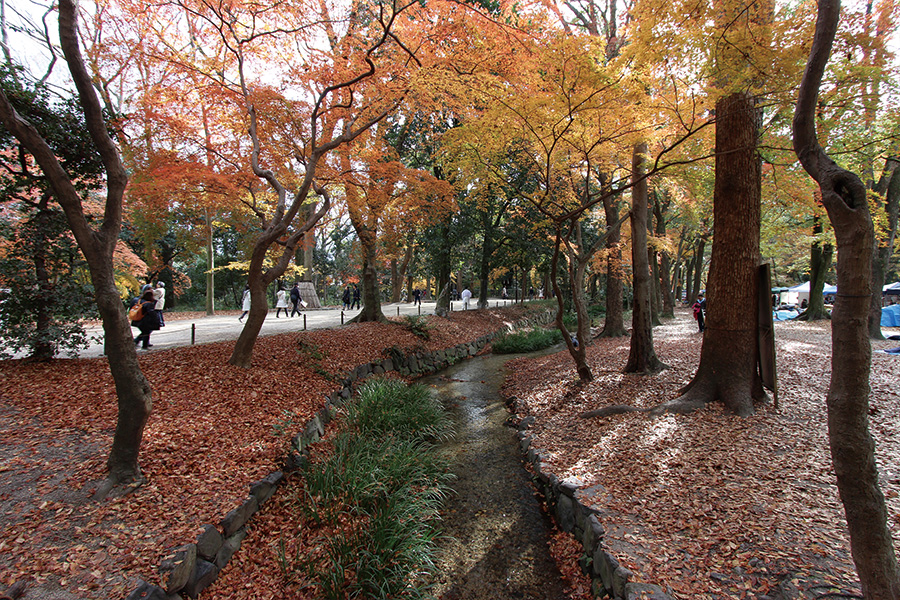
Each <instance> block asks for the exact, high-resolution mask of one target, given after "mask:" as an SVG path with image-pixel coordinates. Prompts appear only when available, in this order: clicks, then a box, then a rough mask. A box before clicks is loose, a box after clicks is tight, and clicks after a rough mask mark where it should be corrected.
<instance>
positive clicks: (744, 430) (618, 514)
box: [504, 311, 900, 599]
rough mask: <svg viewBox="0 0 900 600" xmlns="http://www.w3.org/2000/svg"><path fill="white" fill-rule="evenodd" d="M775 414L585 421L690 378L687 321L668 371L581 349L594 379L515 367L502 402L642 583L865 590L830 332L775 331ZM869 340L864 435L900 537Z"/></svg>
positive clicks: (693, 357) (876, 357)
mask: <svg viewBox="0 0 900 600" xmlns="http://www.w3.org/2000/svg"><path fill="white" fill-rule="evenodd" d="M775 332H776V345H777V346H776V348H777V368H778V375H779V398H778V399H779V408H778V409H776V408H775V407H774V405H773V403H769V404H766V405H763V406H760V407H758V410H757V413H756V414H755V415H753V416H751V417H748V418H740V417H735V416H733V415H729V414H726V413H725V412H724V410H723V408H722V406H721V405H719V404H712V405H710V406H708V408H706V409H704V410H702V411H698V412H695V413H693V414H690V415H665V416H662V417H658V418H651V417H648V416H647V415H646V414H644V413H627V414H620V415H616V416H610V417H606V418H594V419H581V418H579V417H578V415H579V414H580V413H582V412H585V411H589V410H594V409H598V408H601V407H604V406H610V405H614V404H626V405H632V406H639V407H648V406H655V405H656V404H659V403H660V402H663V401H665V400H668V399H671V398H673V397H676V396H677V393H678V390H679V389H680V388H681V387H682V386H684V385H685V384H686V383H688V382H689V381H690V379H691V377H692V376H693V374H694V372H695V371H696V368H697V364H698V362H699V353H700V347H701V341H702V338H701V336H700V334H698V333H697V332H696V325H695V324H694V322H693V320H692V318H691V316H690V314H689V312H687V311H684V312H679V313H678V315H677V319H676V320H675V321H671V322H668V323H666V324H665V325H664V326H663V327H660V328H656V329H654V343H655V348H656V352H657V354H658V356H659V357H660V359H661V360H662V361H664V362H665V363H667V364H668V365H669V367H670V368H669V369H667V370H665V371H663V372H661V373H660V374H658V375H654V376H641V375H625V374H623V373H622V372H621V371H622V368H623V367H624V365H625V362H626V359H627V357H628V351H629V339H628V338H620V339H599V338H598V339H596V340H594V342H593V344H592V345H591V346H590V347H589V348H588V360H589V364H590V365H591V368H592V369H593V371H594V376H595V380H594V381H593V382H591V383H589V384H587V385H583V386H581V385H577V383H576V382H577V375H576V373H575V371H574V369H573V368H572V361H571V359H570V358H569V357H568V356H567V354H565V353H561V354H556V355H551V356H545V357H541V358H534V359H524V358H523V359H517V360H516V361H513V362H511V363H509V364H508V367H509V368H510V370H511V375H510V377H509V378H508V379H507V384H506V386H505V388H504V393H505V394H507V395H509V396H515V397H516V398H517V399H518V403H517V407H518V410H520V411H521V416H525V415H533V416H535V417H536V424H535V426H534V428H533V433H534V435H535V440H534V442H533V443H534V445H535V447H538V448H542V449H544V450H545V452H546V456H547V461H548V463H547V465H546V467H547V469H548V470H549V471H551V472H553V473H554V474H556V476H557V477H559V478H560V479H564V478H572V479H573V480H575V481H578V482H579V487H580V496H581V498H582V500H583V501H584V502H585V503H587V504H589V505H591V506H592V507H593V508H595V509H597V510H598V511H599V516H600V519H601V522H602V524H603V526H604V528H605V530H606V532H607V536H606V544H607V545H608V547H609V548H610V549H611V551H612V552H613V554H615V555H616V556H617V557H618V559H619V560H620V561H621V562H622V564H623V565H625V566H626V567H627V568H628V569H630V570H632V571H633V572H634V573H635V574H636V575H635V578H634V579H635V580H637V581H643V582H648V583H656V584H658V585H661V586H663V588H664V589H666V590H667V591H669V593H671V594H673V595H674V596H675V597H676V598H685V599H686V598H692V599H712V598H722V597H727V598H745V597H750V598H755V597H757V596H758V595H762V594H767V595H770V596H771V597H783V598H818V597H826V596H827V595H829V594H831V595H832V596H830V597H838V596H840V595H841V594H844V595H847V594H850V595H852V594H859V584H858V580H857V578H856V575H855V571H854V567H853V563H852V560H851V557H850V551H849V541H848V538H847V532H846V521H845V519H844V513H843V507H842V505H841V503H840V500H839V498H838V493H837V488H836V486H835V482H834V474H833V471H832V467H831V460H830V455H829V450H828V441H827V426H826V408H825V394H826V392H827V389H828V383H829V379H830V360H831V331H830V324H829V323H828V322H814V323H803V322H793V321H787V322H779V323H776V330H775ZM896 345H897V342H896V341H884V342H873V357H872V377H871V389H872V394H871V397H870V411H869V412H870V428H871V431H872V434H873V436H874V437H875V439H876V442H877V459H878V465H879V469H880V473H881V483H882V489H883V491H884V493H885V495H886V497H887V499H888V505H889V506H888V508H889V522H890V526H891V528H892V530H893V531H894V533H895V535H897V534H900V477H898V473H900V438H898V436H897V435H896V423H897V422H898V419H900V398H898V394H897V391H896V382H897V381H898V378H900V360H898V359H897V358H896V357H894V356H891V355H888V354H884V353H882V352H878V350H883V349H887V348H892V347H895V346H896Z"/></svg>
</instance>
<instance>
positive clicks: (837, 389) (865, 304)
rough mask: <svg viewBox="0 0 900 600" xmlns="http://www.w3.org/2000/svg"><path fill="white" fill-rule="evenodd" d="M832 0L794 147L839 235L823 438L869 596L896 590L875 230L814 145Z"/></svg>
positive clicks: (855, 182) (833, 27)
mask: <svg viewBox="0 0 900 600" xmlns="http://www.w3.org/2000/svg"><path fill="white" fill-rule="evenodd" d="M839 15H840V3H839V2H838V0H819V4H818V19H817V21H816V34H815V38H814V40H813V45H812V49H811V50H810V56H809V61H808V62H807V65H806V72H805V73H804V75H803V82H802V83H801V85H800V91H799V95H798V100H797V108H796V111H795V113H794V122H793V132H794V151H795V152H796V153H797V157H798V158H799V159H800V162H801V163H802V164H803V168H804V169H806V171H807V173H809V174H810V176H811V177H812V178H813V179H815V180H816V181H817V182H818V183H819V189H820V190H821V191H822V203H823V204H824V205H825V209H826V210H827V211H828V217H829V219H830V220H831V224H832V227H833V228H834V233H835V238H836V239H837V251H838V263H837V286H838V296H837V299H836V302H835V305H834V310H833V311H832V320H831V331H832V360H831V385H830V386H829V388H828V395H827V397H826V405H827V407H828V441H829V445H830V447H831V460H832V462H833V464H834V471H835V475H836V476H837V486H838V491H839V492H840V496H841V502H842V503H843V505H844V511H845V513H846V515H847V526H848V528H849V531H850V550H851V553H852V555H853V562H854V563H855V565H856V571H857V573H858V574H859V580H860V583H861V584H862V591H863V595H864V596H865V597H866V598H868V599H876V600H882V599H896V598H898V597H900V571H898V568H897V560H896V556H895V555H894V544H893V539H892V536H891V531H890V529H889V528H888V525H887V509H886V507H885V502H884V496H883V494H882V493H881V488H880V487H879V485H878V469H877V467H876V464H875V443H874V441H873V440H872V436H871V435H870V433H869V420H868V410H869V370H870V368H871V365H870V363H871V351H872V349H871V345H870V342H869V338H868V328H867V316H868V314H869V309H870V304H871V297H872V288H871V277H872V263H871V261H872V250H873V243H874V232H873V227H872V220H871V217H870V215H869V206H868V203H867V201H866V188H865V186H864V185H863V183H862V181H860V179H859V177H857V176H856V175H854V174H853V173H850V172H849V171H846V170H844V169H842V168H840V167H839V166H838V165H836V164H835V163H834V161H832V160H831V158H829V157H828V155H827V154H826V153H825V151H824V150H823V149H822V147H821V146H820V145H819V142H818V139H817V136H816V105H817V101H818V93H819V86H820V85H821V82H822V77H823V75H824V72H825V65H826V64H827V63H828V57H829V55H830V54H831V45H832V42H833V41H834V35H835V32H836V31H837V24H838V18H839Z"/></svg>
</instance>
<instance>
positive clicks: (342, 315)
mask: <svg viewBox="0 0 900 600" xmlns="http://www.w3.org/2000/svg"><path fill="white" fill-rule="evenodd" d="M343 324H344V311H341V325H343Z"/></svg>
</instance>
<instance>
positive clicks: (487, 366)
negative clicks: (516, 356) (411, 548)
mask: <svg viewBox="0 0 900 600" xmlns="http://www.w3.org/2000/svg"><path fill="white" fill-rule="evenodd" d="M506 360H507V357H497V356H492V355H489V356H483V357H477V358H474V359H471V360H467V361H463V362H462V363H459V364H457V365H455V366H453V367H451V368H449V369H447V370H446V371H444V372H442V373H441V375H439V376H433V377H429V378H426V379H423V380H422V383H423V384H425V385H429V386H433V387H434V388H435V390H436V392H437V393H438V394H439V395H440V397H442V398H443V400H444V404H445V406H446V407H447V409H448V412H449V413H450V415H451V417H452V418H453V420H454V422H455V426H456V436H455V438H454V440H452V441H451V442H449V443H447V444H446V445H445V451H446V452H447V453H448V454H449V456H450V460H451V461H452V463H453V467H452V468H453V472H454V473H455V474H456V476H457V479H456V481H455V482H454V485H453V487H454V489H455V491H456V494H455V496H453V497H451V498H450V499H449V501H448V502H447V507H448V509H447V511H446V514H445V515H444V523H443V525H444V530H445V533H446V535H447V537H448V539H447V540H446V543H445V544H444V550H443V553H442V556H441V557H440V560H439V563H438V569H437V572H438V573H439V574H440V575H439V577H438V581H437V582H436V589H435V590H434V591H435V595H436V597H438V598H441V599H443V600H468V599H473V600H474V599H478V600H482V599H486V598H489V599H496V600H501V599H507V598H508V599H514V598H528V599H534V600H564V599H565V598H567V595H566V593H565V591H564V584H563V582H562V580H561V576H560V573H559V570H558V569H557V567H556V564H555V562H554V561H553V559H552V557H551V556H550V553H549V551H548V523H547V521H546V517H545V515H544V514H543V513H542V512H541V509H540V506H539V504H538V501H537V499H536V498H535V496H534V489H533V487H532V486H531V482H530V480H529V475H528V473H527V472H526V471H525V469H524V467H523V464H522V460H521V451H520V450H519V446H518V442H517V440H516V435H515V430H513V429H511V428H510V427H507V426H506V425H505V422H506V420H507V417H508V416H509V414H508V413H507V411H506V407H505V406H504V404H503V402H502V401H501V400H500V395H499V392H498V390H499V386H500V385H501V383H502V380H503V376H504V374H505V369H504V367H503V364H504V363H505V362H506Z"/></svg>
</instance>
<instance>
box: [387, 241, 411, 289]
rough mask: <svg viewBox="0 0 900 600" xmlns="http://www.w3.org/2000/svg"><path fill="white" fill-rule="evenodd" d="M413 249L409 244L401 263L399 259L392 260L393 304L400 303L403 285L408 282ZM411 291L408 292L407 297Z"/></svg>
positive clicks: (404, 250)
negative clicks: (407, 275) (407, 273)
mask: <svg viewBox="0 0 900 600" xmlns="http://www.w3.org/2000/svg"><path fill="white" fill-rule="evenodd" d="M412 254H413V247H412V244H407V245H406V247H405V248H404V249H403V258H402V260H400V262H399V263H398V262H397V259H392V260H391V302H400V297H401V292H402V291H403V283H404V282H405V281H406V279H407V277H406V272H407V271H408V270H409V263H410V261H411V260H412ZM410 293H411V290H407V297H409V294H410Z"/></svg>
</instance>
